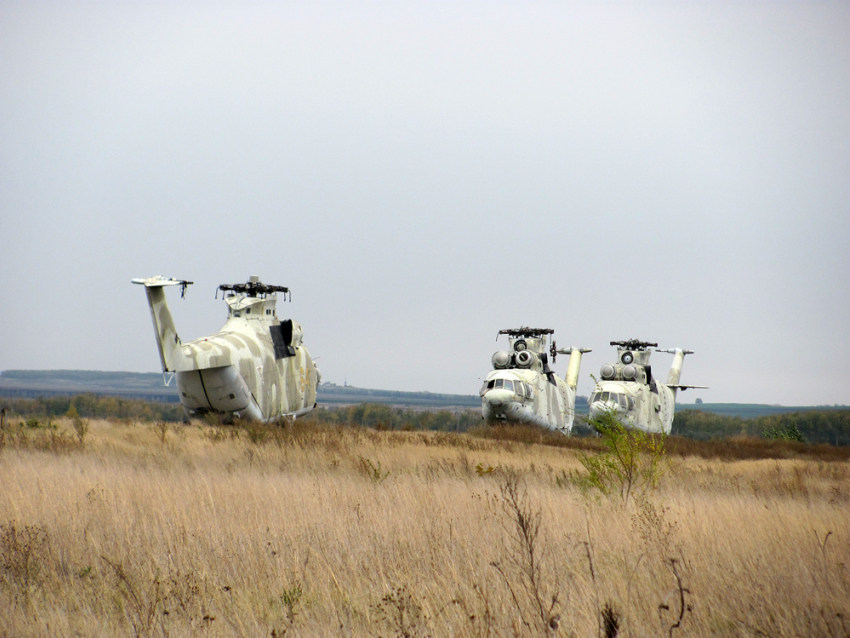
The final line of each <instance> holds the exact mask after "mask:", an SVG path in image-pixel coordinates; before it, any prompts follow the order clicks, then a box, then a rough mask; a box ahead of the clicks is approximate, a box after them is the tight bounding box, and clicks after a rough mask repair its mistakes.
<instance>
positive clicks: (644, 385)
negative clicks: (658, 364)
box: [589, 341, 695, 434]
mask: <svg viewBox="0 0 850 638" xmlns="http://www.w3.org/2000/svg"><path fill="white" fill-rule="evenodd" d="M615 343H621V342H614V343H612V345H615ZM638 344H639V345H638ZM628 345H632V346H635V345H637V346H638V347H631V348H630V347H620V348H618V350H617V362H616V363H613V364H611V363H609V364H605V365H604V366H602V370H601V371H600V376H601V379H600V380H598V381H597V382H596V388H595V389H594V391H593V393H592V394H591V395H590V400H589V404H590V420H591V423H592V422H593V421H594V420H595V419H598V418H600V417H601V416H602V415H603V414H605V413H612V414H614V415H615V416H616V417H617V418H618V419H619V420H620V422H621V423H623V425H625V426H627V427H630V428H636V429H639V430H643V431H645V432H650V433H655V434H670V431H671V429H672V427H673V413H674V411H675V409H676V391H677V389H679V388H687V387H695V386H680V385H678V382H679V376H680V375H681V372H682V362H683V360H684V356H685V354H690V352H689V351H687V350H680V349H674V350H663V351H661V352H669V353H671V354H674V355H675V356H674V359H673V365H672V366H671V368H670V372H669V374H668V377H667V383H661V382H659V381H657V380H656V379H654V378H653V377H652V368H651V366H650V364H649V356H650V353H651V351H650V350H648V349H646V347H647V345H656V344H642V343H641V342H637V341H633V342H628V344H627V346H628Z"/></svg>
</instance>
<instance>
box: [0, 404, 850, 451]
mask: <svg viewBox="0 0 850 638" xmlns="http://www.w3.org/2000/svg"><path fill="white" fill-rule="evenodd" d="M72 406H73V407H74V408H75V409H76V411H77V414H79V416H81V417H85V418H102V419H107V418H117V419H131V420H137V421H172V422H173V421H182V420H183V408H182V407H181V406H180V404H179V403H154V402H149V401H142V400H140V399H124V398H120V397H114V396H101V395H95V394H79V395H76V396H73V397H43V398H39V399H15V398H0V408H4V409H6V411H7V415H8V416H9V417H14V416H19V417H26V416H36V417H51V416H52V417H59V416H63V415H65V414H67V413H68V412H69V411H70V409H71V407H72ZM310 418H314V419H316V420H317V421H320V422H322V423H329V424H338V425H359V426H363V427H370V428H376V429H384V430H442V431H459V432H466V431H467V430H469V429H470V428H473V427H475V426H478V425H481V423H482V421H481V414H480V412H478V411H477V410H466V409H457V410H412V409H407V408H395V407H392V406H390V405H386V404H381V403H360V404H358V405H352V406H347V407H339V408H333V407H330V408H324V407H321V408H318V409H316V410H313V411H312V412H311V413H310ZM582 420H583V417H577V424H576V427H575V428H574V429H573V433H574V434H577V435H579V436H581V435H586V434H588V433H589V430H588V429H587V427H582ZM672 433H673V434H674V435H677V436H683V437H687V438H691V439H697V440H703V441H706V440H709V439H722V438H729V437H733V436H752V437H759V438H790V439H793V440H798V438H797V437H798V436H801V437H802V438H803V439H804V440H805V441H807V442H809V443H828V444H830V445H850V410H806V411H801V412H792V413H786V414H772V415H768V416H760V417H758V418H754V419H744V418H741V417H738V416H724V415H719V414H712V413H710V412H702V411H701V410H680V411H677V412H676V416H675V418H674V420H673V432H672Z"/></svg>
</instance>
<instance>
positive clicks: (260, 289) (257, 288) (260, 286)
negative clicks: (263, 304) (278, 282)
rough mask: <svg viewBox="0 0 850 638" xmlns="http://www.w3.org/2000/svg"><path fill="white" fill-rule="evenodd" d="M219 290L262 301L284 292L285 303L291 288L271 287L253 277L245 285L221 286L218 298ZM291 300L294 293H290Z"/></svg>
mask: <svg viewBox="0 0 850 638" xmlns="http://www.w3.org/2000/svg"><path fill="white" fill-rule="evenodd" d="M219 290H221V291H222V292H232V293H235V294H242V295H245V296H247V297H259V298H260V299H263V298H265V297H266V296H267V295H270V294H272V293H275V292H282V293H283V299H284V301H285V300H286V293H289V288H287V287H286V286H270V285H267V284H264V283H263V282H261V281H260V280H259V278H258V277H251V278H250V279H249V280H248V281H246V282H245V283H244V284H221V285H220V286H219V287H218V288H217V289H216V293H215V294H216V297H218V291H219ZM289 300H290V301H292V293H289Z"/></svg>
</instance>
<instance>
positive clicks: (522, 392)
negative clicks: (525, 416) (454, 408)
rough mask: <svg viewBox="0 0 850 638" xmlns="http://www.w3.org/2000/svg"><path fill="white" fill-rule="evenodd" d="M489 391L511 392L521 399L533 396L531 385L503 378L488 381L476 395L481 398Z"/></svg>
mask: <svg viewBox="0 0 850 638" xmlns="http://www.w3.org/2000/svg"><path fill="white" fill-rule="evenodd" d="M490 390H506V391H508V392H513V393H514V394H516V395H517V396H519V397H520V398H523V399H525V398H531V397H533V396H534V394H533V390H532V388H531V384H530V383H527V382H525V381H521V380H519V379H506V378H503V377H502V378H497V379H490V380H489V381H485V382H484V385H482V386H481V390H480V391H479V393H478V394H479V395H480V396H482V397H483V396H484V395H485V394H487V392H489V391H490Z"/></svg>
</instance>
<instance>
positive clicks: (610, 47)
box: [0, 0, 850, 405]
mask: <svg viewBox="0 0 850 638" xmlns="http://www.w3.org/2000/svg"><path fill="white" fill-rule="evenodd" d="M0 238H2V242H1V243H0V246H2V250H0V275H1V276H0V294H1V295H2V297H0V298H2V300H3V302H2V313H0V370H5V369H11V368H26V369H61V368H73V369H92V370H95V369H100V370H131V371H158V370H159V358H158V356H157V353H156V347H155V341H154V335H153V329H152V327H151V323H150V315H149V312H148V310H147V305H146V302H145V295H144V291H143V290H142V289H141V288H140V287H138V286H133V285H131V284H130V279H131V278H133V277H147V276H153V275H157V274H161V275H164V276H171V277H178V278H185V279H191V280H193V281H194V282H195V285H194V286H193V287H191V288H190V289H189V291H188V294H187V298H186V299H185V300H181V299H180V298H179V294H170V295H169V298H170V300H171V306H172V311H173V313H174V315H175V320H176V322H177V327H178V330H179V331H180V335H181V337H182V338H183V340H184V341H188V340H190V339H194V338H197V337H202V336H205V335H207V334H209V333H212V332H215V331H216V330H217V329H218V328H220V327H221V325H222V324H223V322H224V319H225V307H224V304H223V303H222V301H221V300H220V299H219V300H218V301H216V300H215V298H214V293H215V288H216V286H217V285H218V284H221V283H236V282H240V281H245V280H246V279H247V277H248V276H249V275H252V274H256V275H259V276H260V277H261V279H262V280H263V281H265V282H266V283H273V284H279V285H286V286H289V287H290V288H291V289H292V291H293V294H292V299H293V301H292V303H291V304H283V303H282V302H279V313H278V314H279V315H281V316H292V317H293V318H295V319H296V320H298V321H300V322H301V323H302V325H303V326H304V332H305V343H306V345H307V346H308V348H309V349H310V352H311V354H312V355H313V356H314V357H319V361H318V364H319V366H320V368H321V370H322V373H323V376H324V379H325V380H328V381H334V382H336V383H340V384H341V383H343V382H344V381H345V380H347V381H348V383H349V384H353V385H358V386H361V387H373V388H386V389H396V390H430V391H433V392H452V393H474V392H476V391H477V389H478V387H479V383H480V381H479V379H480V378H482V377H483V376H484V375H485V374H486V373H487V371H488V370H489V369H490V356H491V355H492V353H493V352H494V351H495V350H497V349H500V345H499V344H497V343H496V342H495V341H494V338H495V335H496V332H497V331H498V330H499V329H500V328H508V327H517V326H519V325H521V324H522V325H532V326H535V327H551V328H554V329H555V334H556V339H557V341H558V345H559V346H568V345H578V346H584V347H591V348H593V349H594V351H593V352H592V353H591V354H589V355H587V356H586V357H585V359H584V365H583V366H582V374H581V379H582V380H581V383H580V385H579V393H581V394H587V393H588V392H589V391H590V389H591V387H592V381H591V379H590V374H591V373H592V374H598V370H599V367H600V366H601V365H602V364H603V363H605V362H606V361H609V360H611V359H612V355H613V352H614V349H613V348H611V347H610V346H608V342H609V341H611V340H620V339H629V338H640V339H644V340H650V341H658V342H659V345H660V346H661V347H668V348H669V347H683V348H690V349H692V350H694V351H696V354H694V355H693V356H691V357H688V359H687V360H686V362H685V367H684V372H683V375H682V383H690V384H699V385H708V386H710V387H711V389H710V390H701V391H690V392H688V393H687V394H684V395H682V396H681V400H683V401H686V402H692V401H693V400H694V399H695V398H696V397H702V398H703V400H705V401H706V402H760V403H781V404H785V405H814V404H824V403H826V404H833V403H839V404H842V403H843V404H850V361H848V355H850V336H848V326H850V284H848V277H849V276H850V249H848V241H850V3H847V2H836V3H830V2H758V3H755V2H643V3H635V2H601V3H597V2H552V3H548V2H334V3H327V2H310V3H306V2H304V3H302V2H295V3H284V2H275V3H272V2H269V3H263V2H226V1H225V2H217V3H201V2H185V3H173V2H163V3H149V2H99V3H71V2H45V3H30V2H9V1H6V0H0ZM170 292H171V293H174V292H175V291H173V290H172V291H170ZM499 343H500V344H501V346H504V345H505V343H506V342H505V341H504V340H502V341H501V342H499ZM671 358H672V357H670V355H666V354H656V355H654V357H653V363H654V367H655V368H656V371H659V370H663V369H665V368H666V367H667V366H669V363H670V360H671ZM556 368H557V371H558V372H559V374H563V372H564V369H565V368H566V357H564V358H563V359H559V360H558V362H557V366H556Z"/></svg>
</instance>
